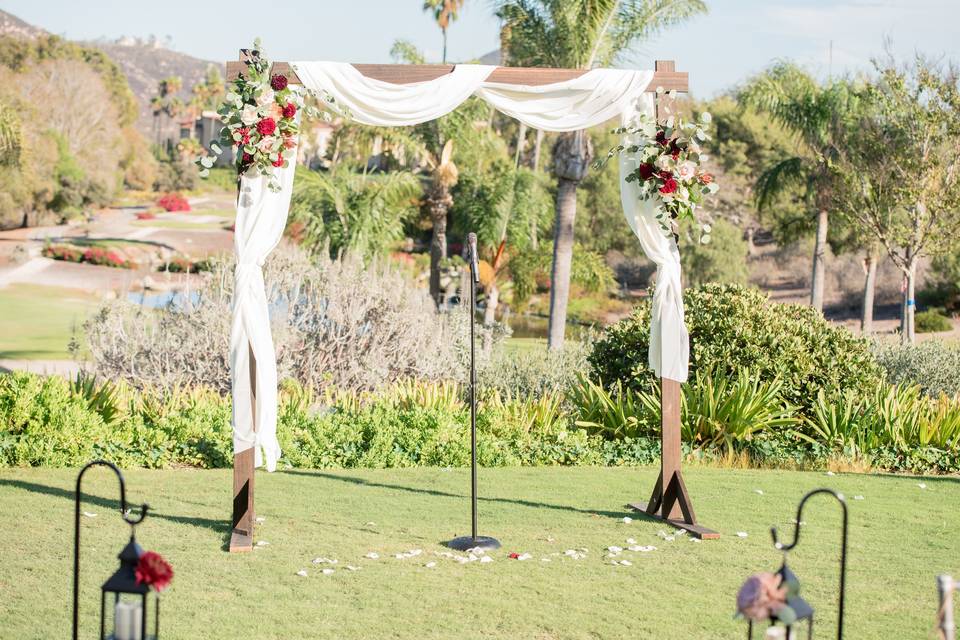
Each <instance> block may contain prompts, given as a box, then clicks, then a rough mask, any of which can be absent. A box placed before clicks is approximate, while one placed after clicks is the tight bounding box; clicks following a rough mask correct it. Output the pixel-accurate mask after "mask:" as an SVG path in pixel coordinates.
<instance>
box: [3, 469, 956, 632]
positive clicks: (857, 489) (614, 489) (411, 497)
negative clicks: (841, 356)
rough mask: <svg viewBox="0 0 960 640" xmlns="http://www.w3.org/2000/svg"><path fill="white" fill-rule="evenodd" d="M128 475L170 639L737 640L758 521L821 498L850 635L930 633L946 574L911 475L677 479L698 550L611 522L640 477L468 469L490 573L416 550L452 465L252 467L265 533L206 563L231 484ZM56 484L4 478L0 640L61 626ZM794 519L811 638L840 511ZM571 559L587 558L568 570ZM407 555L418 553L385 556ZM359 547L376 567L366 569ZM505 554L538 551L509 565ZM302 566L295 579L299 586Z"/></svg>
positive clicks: (86, 582)
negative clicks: (845, 566) (846, 518)
mask: <svg viewBox="0 0 960 640" xmlns="http://www.w3.org/2000/svg"><path fill="white" fill-rule="evenodd" d="M126 476H127V492H128V497H129V498H130V500H131V501H133V502H138V501H148V502H150V504H151V505H152V508H153V509H154V512H153V515H151V516H150V517H148V518H147V520H146V522H145V523H144V524H143V525H142V526H141V527H140V529H139V532H138V538H139V540H140V541H141V543H142V544H143V546H144V547H145V548H147V549H154V550H157V551H159V552H161V553H163V554H164V555H165V556H166V557H167V558H168V559H169V560H170V561H171V563H172V564H173V566H174V569H175V571H176V577H175V579H174V582H173V585H172V587H171V588H170V589H169V591H167V592H165V593H164V594H163V605H162V609H163V614H162V622H163V625H162V626H163V628H162V629H161V634H162V636H163V637H165V638H168V639H169V638H197V637H246V638H256V639H257V640H263V639H268V638H284V639H288V638H396V639H399V638H411V639H413V638H416V639H422V638H543V639H546V638H671V639H672V638H677V639H680V638H696V639H699V638H710V639H716V638H742V637H743V636H744V629H745V627H744V625H743V623H742V622H739V621H735V620H733V618H732V613H733V609H734V598H735V594H736V591H737V589H738V587H739V585H740V583H741V582H742V580H743V579H744V578H745V577H746V576H747V575H748V574H750V573H751V572H755V571H759V570H775V569H776V568H777V567H778V564H779V561H780V555H779V554H778V553H777V552H776V551H775V550H774V549H773V548H772V547H771V544H770V536H769V533H768V527H769V525H771V524H780V525H782V526H783V527H785V528H786V527H789V528H790V530H789V531H787V530H785V531H784V533H785V534H786V536H787V538H788V539H789V537H790V536H791V535H792V526H790V525H789V524H788V523H789V522H790V520H791V518H792V517H793V516H794V510H795V507H796V503H797V502H798V500H799V499H800V497H801V496H802V495H803V493H804V492H806V491H808V490H810V489H813V488H816V487H821V486H830V487H833V488H835V489H837V490H840V491H842V492H844V493H845V494H846V495H847V496H848V497H849V499H850V522H851V533H850V572H849V576H848V585H849V590H848V594H847V596H848V605H847V621H848V622H847V628H846V631H847V634H846V637H847V638H851V639H852V638H884V639H897V640H903V639H908V638H918V639H922V638H928V637H930V630H931V628H932V625H933V620H934V613H935V609H936V589H935V586H934V585H935V583H934V578H935V576H936V575H937V573H939V572H944V571H954V572H956V571H957V570H958V569H960V567H958V566H957V562H958V558H960V555H958V553H957V551H958V542H957V540H958V538H957V531H958V530H960V510H958V509H957V505H958V504H960V484H958V482H957V479H956V478H943V479H932V478H928V479H923V480H922V481H923V482H925V483H926V488H925V489H921V488H919V487H918V482H920V481H921V480H919V479H917V478H908V477H889V476H865V475H838V476H835V477H827V476H825V475H824V474H822V473H799V472H772V471H743V470H718V469H703V468H694V469H690V470H689V471H688V472H687V484H688V487H689V489H690V492H691V493H692V495H693V497H694V500H695V504H696V508H697V512H698V515H699V517H700V518H701V521H702V522H703V523H704V524H706V525H709V526H712V527H714V528H716V529H718V530H719V531H720V532H721V533H722V534H723V537H722V538H721V539H720V540H716V541H707V542H703V543H699V544H695V543H692V542H690V541H688V540H687V539H686V538H683V537H681V538H677V539H676V540H675V541H672V542H668V541H666V540H663V539H661V538H660V537H658V531H659V530H660V529H662V528H663V527H662V526H661V525H659V524H657V523H654V522H650V521H645V520H643V519H640V518H636V519H635V520H634V521H633V522H631V523H629V524H628V523H624V522H623V520H622V518H623V517H624V516H625V515H627V514H626V513H625V512H624V510H623V507H622V505H623V504H624V503H625V502H626V501H627V500H629V499H637V498H646V497H647V495H648V494H649V492H650V489H651V485H652V483H653V481H654V478H655V469H653V468H646V469H624V468H619V469H615V468H614V469H603V468H540V469H533V468H522V469H516V468H514V469H494V470H483V471H482V472H481V478H480V481H481V490H482V496H483V498H482V501H481V503H480V510H481V533H484V534H488V535H495V536H497V537H498V538H500V539H501V540H502V541H503V543H504V548H503V549H502V550H501V551H500V552H496V553H494V554H493V557H494V558H495V561H494V562H492V563H489V564H481V563H478V562H475V563H469V564H465V565H461V564H458V563H456V562H455V561H452V560H450V559H447V558H443V557H437V556H435V555H434V552H437V551H442V550H443V547H442V546H441V545H440V543H441V541H444V540H446V539H449V538H451V537H452V536H454V535H457V534H463V533H465V532H466V531H467V530H468V528H469V520H468V518H469V503H468V500H467V497H466V496H467V491H468V473H467V471H466V470H464V469H457V470H452V471H450V470H443V469H404V470H347V471H315V472H279V473H276V474H273V475H267V474H260V475H258V480H257V505H258V511H257V515H259V516H263V517H265V518H266V520H265V522H264V523H263V524H262V525H260V527H259V529H258V533H257V539H258V540H260V541H264V542H269V545H266V546H263V547H260V548H257V549H255V550H254V552H253V553H252V554H237V555H231V554H228V553H226V552H225V551H224V549H225V544H226V541H227V533H228V530H227V529H228V525H227V522H226V519H227V517H228V515H229V506H230V502H231V475H230V472H229V471H227V470H221V471H195V470H176V471H130V472H128V473H127V474H126ZM74 477H75V472H74V471H69V470H66V471H64V470H45V469H16V470H15V469H7V470H2V471H0V513H2V514H3V517H2V518H0V540H2V545H0V628H2V629H3V637H9V638H17V639H22V640H27V639H30V638H37V639H40V638H44V639H46V638H53V637H65V636H66V635H67V633H68V621H69V615H70V610H69V602H70V584H71V577H70V576H71V562H72V560H71V558H72V556H71V553H72V551H71V545H72V540H73V533H72V527H73V524H72V513H73V497H72V496H73V494H72V491H73V482H74ZM87 489H88V490H89V492H90V493H91V494H92V496H91V497H90V498H88V499H87V501H86V502H85V503H84V506H83V509H84V510H85V511H89V512H91V513H94V514H96V517H84V518H82V529H83V559H82V575H83V580H82V584H83V587H82V594H81V596H82V598H81V601H82V602H83V624H84V632H85V633H86V636H85V637H90V636H91V634H92V633H94V631H93V630H94V627H95V625H96V616H97V614H98V611H99V602H100V598H99V591H98V587H99V584H100V582H101V581H102V580H103V579H105V578H106V577H107V575H108V574H109V572H111V571H112V570H113V569H114V567H115V562H116V561H115V558H114V556H115V554H116V553H117V552H118V551H119V550H120V547H121V546H122V544H123V542H124V536H125V533H126V531H125V530H126V526H125V525H123V524H122V523H121V522H120V519H119V517H118V516H117V514H116V513H115V512H114V511H113V508H114V507H115V505H116V502H115V500H116V498H115V496H116V492H117V487H116V481H115V480H114V478H113V477H112V475H110V474H108V472H106V471H99V470H98V471H95V472H92V473H91V474H89V475H88V484H87ZM757 489H761V490H762V491H763V494H762V495H760V494H758V493H757V492H756V490H757ZM855 495H862V496H863V499H862V500H854V499H853V496H855ZM804 521H805V522H806V524H805V526H804V528H803V536H802V540H801V543H800V546H799V547H798V549H797V551H796V552H795V553H794V555H793V557H792V559H791V566H792V567H793V569H794V571H795V572H796V573H797V575H798V576H799V577H800V579H801V581H802V584H803V592H804V595H805V596H806V597H807V599H808V600H810V601H811V602H812V604H813V605H814V606H815V607H816V608H817V610H818V613H817V627H818V628H819V632H818V634H817V637H821V638H827V637H833V629H832V626H833V625H834V624H835V619H836V618H835V616H836V607H835V601H834V598H835V595H836V580H837V556H838V552H839V546H838V545H839V522H840V517H839V509H838V507H837V505H836V504H834V503H833V502H832V501H828V500H827V499H821V498H817V499H815V500H814V501H812V502H811V503H810V505H809V507H808V511H807V512H806V513H805V514H804ZM738 531H745V532H747V533H748V534H749V536H748V537H746V538H741V537H738V536H737V535H736V532H738ZM627 538H634V539H636V541H637V543H638V544H641V545H655V546H656V547H657V550H656V551H653V552H649V553H640V552H637V553H630V552H626V553H625V554H624V556H621V557H627V558H629V559H630V560H632V561H633V565H632V566H612V565H611V564H609V561H606V560H604V553H605V551H604V550H605V549H606V547H608V546H610V545H618V546H624V547H625V546H626V539H627ZM581 547H582V548H586V549H588V553H587V557H586V558H585V559H582V560H572V559H569V558H566V557H564V555H563V552H564V551H565V550H567V549H578V548H581ZM410 549H422V550H423V554H422V555H421V556H419V557H414V558H407V559H395V558H394V557H393V554H395V553H398V552H403V551H407V550H410ZM371 551H375V552H378V553H379V554H380V559H378V560H369V559H365V558H364V555H365V554H367V553H369V552H371ZM511 551H517V552H521V553H522V552H529V553H532V554H533V556H534V558H533V559H532V560H528V561H516V560H510V559H508V558H507V554H508V553H509V552H511ZM318 556H325V557H328V558H334V559H337V560H339V564H337V565H335V572H334V573H333V574H332V575H322V574H321V572H320V569H321V568H322V567H321V566H317V565H313V564H311V559H312V558H315V557H318ZM542 558H550V559H551V561H550V562H543V561H542V560H541V559H542ZM427 562H436V566H435V567H434V568H427V567H426V566H425V565H426V563H427ZM348 564H350V565H355V566H358V567H360V570H359V571H348V570H346V569H345V566H346V565H348ZM324 566H329V565H324ZM301 569H306V570H307V571H308V574H309V575H308V576H307V577H299V576H297V575H296V573H297V571H299V570H301ZM201 630H203V632H201V633H200V634H199V635H198V632H200V631H201Z"/></svg>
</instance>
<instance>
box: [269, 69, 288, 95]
mask: <svg viewBox="0 0 960 640" xmlns="http://www.w3.org/2000/svg"><path fill="white" fill-rule="evenodd" d="M270 86H271V87H273V90H274V91H283V90H284V89H286V88H287V76H285V75H283V74H280V73H278V74H276V75H275V76H273V77H272V78H270Z"/></svg>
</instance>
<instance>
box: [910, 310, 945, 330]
mask: <svg viewBox="0 0 960 640" xmlns="http://www.w3.org/2000/svg"><path fill="white" fill-rule="evenodd" d="M914 323H915V327H916V330H917V333H939V332H941V331H952V330H953V324H952V323H951V322H950V318H948V317H947V316H945V315H943V313H941V312H940V310H938V309H927V310H926V311H920V312H918V313H917V314H916V316H914Z"/></svg>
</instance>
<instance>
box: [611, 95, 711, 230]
mask: <svg viewBox="0 0 960 640" xmlns="http://www.w3.org/2000/svg"><path fill="white" fill-rule="evenodd" d="M664 95H666V96H667V97H668V98H670V99H671V100H672V99H673V98H675V97H676V92H675V91H670V92H667V93H666V94H665V93H664V91H663V88H662V87H658V88H657V100H658V102H659V101H661V99H662V98H663V96H664ZM711 120H712V118H711V116H710V114H709V113H707V112H703V113H701V114H700V118H699V120H698V121H697V122H687V121H684V120H683V119H682V118H680V116H677V115H670V116H669V117H668V118H667V119H666V121H665V122H663V123H660V122H657V120H656V119H655V118H654V117H652V116H647V115H644V116H641V118H640V119H639V121H638V122H637V123H636V124H633V125H631V126H627V127H621V128H619V129H616V130H614V133H617V134H621V135H626V136H627V139H628V140H629V141H630V142H629V144H628V145H626V146H625V145H622V144H621V145H617V146H616V147H614V148H613V149H611V150H610V152H609V153H608V154H607V157H606V159H604V160H602V161H601V162H600V164H603V163H604V162H606V160H608V159H610V158H612V157H613V156H615V155H617V154H620V153H629V154H632V155H636V157H637V160H638V163H637V168H636V169H635V170H634V171H633V172H631V173H630V174H629V175H628V176H626V180H627V182H638V183H639V185H640V197H641V198H642V199H643V200H649V199H651V198H656V199H657V200H658V201H659V206H658V207H657V220H659V221H660V223H661V225H662V226H663V229H664V231H666V232H673V233H674V234H676V232H677V225H678V224H679V223H680V222H681V221H683V220H691V221H692V222H694V223H695V224H697V226H698V227H699V228H700V232H701V235H700V242H702V243H707V242H710V225H709V223H708V222H707V221H706V220H705V219H701V218H700V217H698V216H697V208H698V207H699V206H700V205H702V204H703V202H704V198H705V197H706V196H708V195H712V194H715V193H716V192H717V191H719V189H720V187H719V185H718V184H717V183H716V182H715V181H714V177H713V175H712V174H710V173H707V172H706V171H704V170H703V166H702V163H703V162H704V161H705V160H706V159H707V156H706V154H704V153H703V148H702V146H701V144H702V143H703V142H706V141H707V140H709V139H710V136H709V135H708V134H707V131H706V127H707V126H708V125H709V124H710V122H711Z"/></svg>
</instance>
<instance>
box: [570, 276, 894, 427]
mask: <svg viewBox="0 0 960 640" xmlns="http://www.w3.org/2000/svg"><path fill="white" fill-rule="evenodd" d="M683 301H684V305H685V307H686V322H687V328H688V330H689V332H690V375H691V378H692V377H694V376H696V374H697V372H698V371H700V370H710V371H712V372H713V373H714V374H715V375H717V376H721V377H736V376H737V375H738V373H739V372H740V371H741V370H744V369H749V370H750V371H752V372H753V373H754V375H755V376H756V377H757V379H758V380H771V379H774V378H776V379H778V380H779V381H780V383H781V384H782V389H781V395H782V397H783V400H784V401H785V402H786V403H788V404H790V405H792V406H795V407H797V408H798V409H799V410H800V413H802V414H808V413H809V411H810V408H811V405H812V404H813V401H814V399H815V398H816V396H817V394H818V393H820V392H823V393H825V394H827V397H828V398H833V397H837V396H838V395H839V394H842V393H843V392H845V391H855V392H861V393H866V392H868V391H870V390H872V389H874V388H875V387H876V386H877V385H878V384H879V383H880V382H881V381H882V379H883V371H882V369H881V368H880V366H879V365H878V364H877V361H876V359H875V358H874V357H873V355H872V354H871V353H870V349H869V343H868V342H867V340H865V339H863V338H859V337H857V336H854V335H853V334H852V333H851V332H850V331H848V330H847V329H845V328H844V327H839V326H834V325H831V324H830V323H828V322H827V321H826V320H824V318H823V315H822V314H821V313H819V312H817V311H815V310H813V309H812V308H810V307H806V306H800V305H787V304H773V303H771V302H770V301H769V300H768V298H767V296H766V295H765V294H763V293H761V292H759V291H757V290H754V289H748V288H745V287H741V286H738V285H718V284H709V285H704V286H702V287H697V288H693V289H687V290H686V291H684V294H683ZM649 317H650V302H649V299H648V300H646V301H644V302H642V303H640V304H639V305H638V306H637V308H636V309H635V311H634V313H633V314H632V315H631V316H630V317H629V318H627V319H625V320H622V321H620V322H618V323H617V324H615V325H613V326H611V327H609V328H608V329H607V330H606V332H605V333H604V335H603V336H602V337H601V338H600V339H599V340H598V341H597V342H596V343H595V344H594V349H593V352H592V353H591V355H590V358H589V360H590V363H591V365H592V367H593V372H594V374H595V375H596V376H597V377H599V378H600V379H602V380H604V381H605V382H607V383H614V382H616V381H617V380H620V381H622V383H623V384H624V385H626V386H629V387H631V388H634V389H638V390H643V389H646V388H648V387H649V385H650V384H651V383H652V382H653V381H654V376H653V372H652V371H650V370H649V369H648V367H647V351H648V348H649V339H650V324H649Z"/></svg>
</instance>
